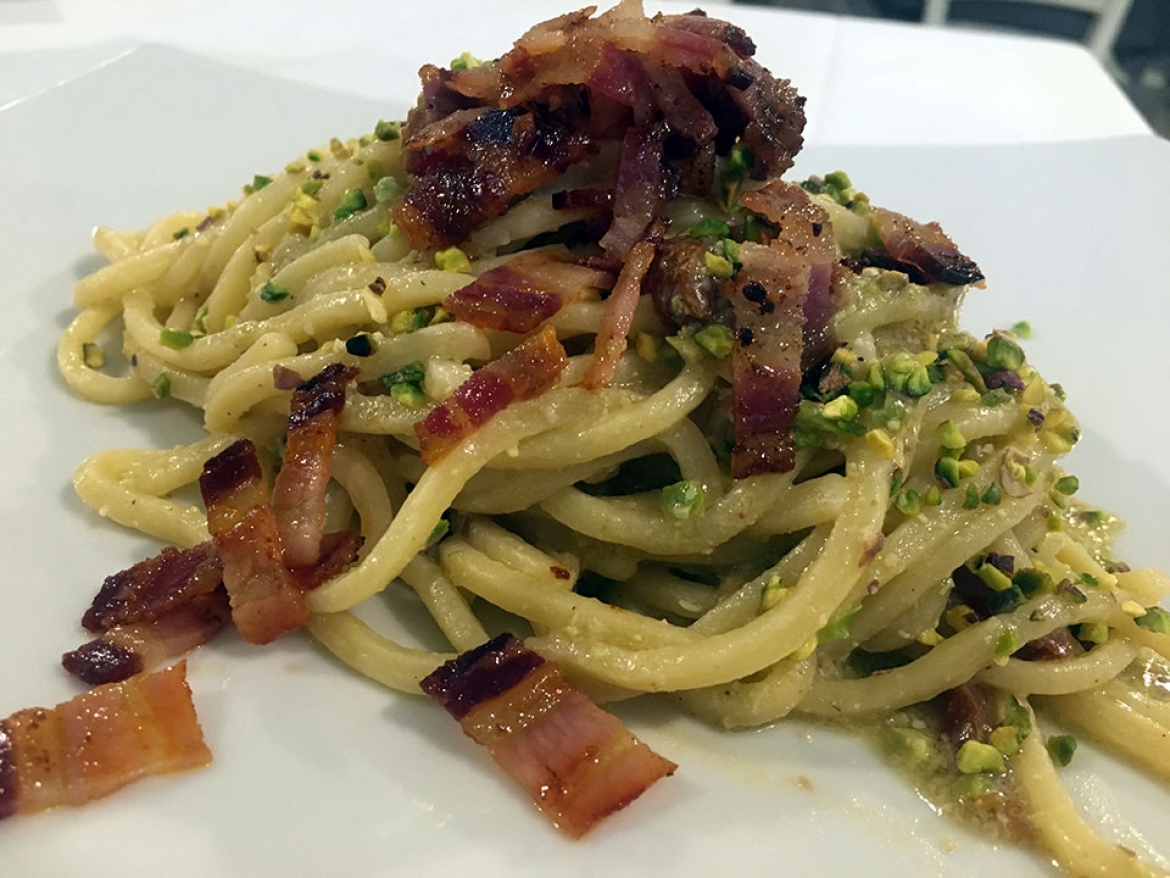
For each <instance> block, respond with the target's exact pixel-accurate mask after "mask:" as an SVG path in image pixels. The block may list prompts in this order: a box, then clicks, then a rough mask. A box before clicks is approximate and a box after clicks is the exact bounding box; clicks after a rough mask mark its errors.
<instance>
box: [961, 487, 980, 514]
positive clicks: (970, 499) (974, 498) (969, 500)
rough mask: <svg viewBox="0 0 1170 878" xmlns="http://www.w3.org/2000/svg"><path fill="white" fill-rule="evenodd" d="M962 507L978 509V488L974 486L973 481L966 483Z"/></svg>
mask: <svg viewBox="0 0 1170 878" xmlns="http://www.w3.org/2000/svg"><path fill="white" fill-rule="evenodd" d="M963 508H964V509H978V508H979V489H978V488H976V487H975V485H974V483H972V482H968V483H967V490H966V494H965V495H964V497H963Z"/></svg>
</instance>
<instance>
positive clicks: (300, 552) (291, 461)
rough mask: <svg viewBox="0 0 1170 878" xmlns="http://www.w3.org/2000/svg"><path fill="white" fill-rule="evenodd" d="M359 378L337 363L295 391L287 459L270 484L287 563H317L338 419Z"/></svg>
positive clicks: (299, 564) (286, 446)
mask: <svg viewBox="0 0 1170 878" xmlns="http://www.w3.org/2000/svg"><path fill="white" fill-rule="evenodd" d="M356 377H357V370H356V369H354V368H353V367H352V366H346V365H344V364H342V363H333V364H331V365H329V366H326V367H325V368H324V369H322V370H321V371H320V372H319V373H317V374H316V375H315V376H313V377H312V378H310V379H309V380H308V381H306V382H305V383H304V384H302V385H300V386H299V387H298V388H297V389H296V390H295V391H293V396H292V403H291V406H290V408H291V411H290V413H289V417H288V439H287V442H286V444H285V452H284V460H283V462H282V463H281V467H280V472H279V473H277V476H276V484H275V485H274V486H273V489H272V511H273V512H274V513H275V514H276V527H277V530H278V531H279V533H280V543H281V548H282V552H283V557H284V561H285V564H286V565H288V566H289V567H303V566H305V565H308V564H315V563H316V562H317V560H318V559H319V558H320V557H321V537H322V536H323V534H324V524H325V489H326V487H327V486H328V484H329V479H330V477H331V476H332V474H333V446H334V445H335V444H336V442H337V424H338V421H339V420H340V418H341V410H342V409H343V408H345V388H346V385H347V384H348V383H349V382H350V381H352V380H353V379H354V378H356Z"/></svg>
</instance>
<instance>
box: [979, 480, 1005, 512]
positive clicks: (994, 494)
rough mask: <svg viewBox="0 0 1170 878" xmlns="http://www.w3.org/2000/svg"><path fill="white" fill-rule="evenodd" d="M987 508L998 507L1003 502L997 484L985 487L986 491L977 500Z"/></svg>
mask: <svg viewBox="0 0 1170 878" xmlns="http://www.w3.org/2000/svg"><path fill="white" fill-rule="evenodd" d="M979 499H980V500H982V501H983V502H984V503H986V504H987V505H988V506H998V505H999V504H1000V501H1001V500H1003V492H1002V491H1001V490H1000V487H999V482H992V483H991V484H990V485H988V486H987V490H986V491H984V492H983V494H982V496H981V497H980V498H979Z"/></svg>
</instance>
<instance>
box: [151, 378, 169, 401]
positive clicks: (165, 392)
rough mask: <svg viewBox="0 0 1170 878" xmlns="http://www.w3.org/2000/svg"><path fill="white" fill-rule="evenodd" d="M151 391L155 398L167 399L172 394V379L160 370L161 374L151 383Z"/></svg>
mask: <svg viewBox="0 0 1170 878" xmlns="http://www.w3.org/2000/svg"><path fill="white" fill-rule="evenodd" d="M150 391H151V393H153V394H154V396H155V399H166V398H167V397H169V396H170V395H171V379H170V378H168V377H167V376H166V373H165V372H160V373H159V376H158V377H157V378H155V379H154V381H152V382H151V383H150Z"/></svg>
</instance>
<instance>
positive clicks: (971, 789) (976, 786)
mask: <svg viewBox="0 0 1170 878" xmlns="http://www.w3.org/2000/svg"><path fill="white" fill-rule="evenodd" d="M990 790H991V782H990V781H989V780H988V778H987V777H985V776H984V775H982V774H965V775H963V776H962V777H960V778H959V779H958V780H957V781H955V782H954V783H953V784H951V795H953V796H954V797H955V798H956V799H958V800H959V801H965V800H967V799H977V798H979V797H980V796H982V795H986V794H987V793H988V792H989V791H990Z"/></svg>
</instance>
